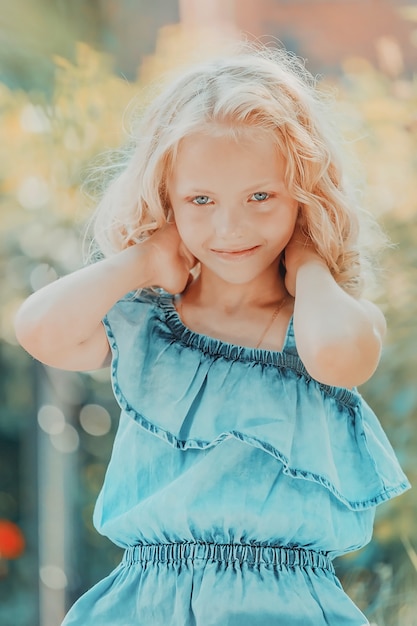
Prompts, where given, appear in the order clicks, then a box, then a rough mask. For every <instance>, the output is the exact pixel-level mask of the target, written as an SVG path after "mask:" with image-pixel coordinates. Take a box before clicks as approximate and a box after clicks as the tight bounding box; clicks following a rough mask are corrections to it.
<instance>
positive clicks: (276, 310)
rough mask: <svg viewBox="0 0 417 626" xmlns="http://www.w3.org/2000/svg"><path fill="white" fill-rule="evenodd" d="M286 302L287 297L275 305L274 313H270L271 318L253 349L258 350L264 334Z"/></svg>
mask: <svg viewBox="0 0 417 626" xmlns="http://www.w3.org/2000/svg"><path fill="white" fill-rule="evenodd" d="M286 301H287V296H284V297H283V298H282V299H281V300H280V301H279V302H278V304H277V306H276V307H275V309H274V312H273V313H272V317H271V319H270V320H269V322H268V324H267V325H266V328H265V329H264V331H263V333H262V335H261V337H260V339H259V341H258V343H257V344H256V346H255V348H259V346H260V345H261V343H262V342H263V340H264V338H265V335H266V333H267V332H268V330H269V329H270V328H271V326H272V324H273V323H274V322H275V320H276V319H277V317H278V313H279V312H280V311H281V309H282V307H283V306H284V304H285V303H286Z"/></svg>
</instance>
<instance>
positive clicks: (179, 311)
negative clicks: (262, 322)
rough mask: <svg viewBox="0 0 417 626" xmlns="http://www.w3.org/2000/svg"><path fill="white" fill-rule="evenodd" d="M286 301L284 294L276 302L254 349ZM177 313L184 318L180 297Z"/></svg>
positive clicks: (257, 346)
mask: <svg viewBox="0 0 417 626" xmlns="http://www.w3.org/2000/svg"><path fill="white" fill-rule="evenodd" d="M286 301H287V296H284V297H283V298H282V299H281V300H280V301H279V302H278V304H277V306H276V307H275V309H274V312H273V313H272V317H271V319H270V320H269V322H268V324H267V325H266V327H265V328H264V330H263V332H262V335H261V336H260V338H259V341H258V343H257V344H256V346H255V349H257V348H259V346H260V345H261V343H262V342H263V340H264V339H265V335H266V333H267V332H268V330H269V329H270V328H271V326H272V324H273V323H274V322H275V320H276V319H277V317H278V313H279V312H280V311H281V309H282V307H283V306H284V304H285V303H286ZM178 313H179V315H180V318H181V320H184V316H183V309H182V299H181V300H180V301H179V303H178Z"/></svg>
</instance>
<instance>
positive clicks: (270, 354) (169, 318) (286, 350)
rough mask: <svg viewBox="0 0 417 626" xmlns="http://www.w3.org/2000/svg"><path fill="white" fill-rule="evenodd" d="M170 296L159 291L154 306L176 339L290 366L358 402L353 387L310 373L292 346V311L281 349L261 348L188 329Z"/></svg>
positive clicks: (229, 356)
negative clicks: (328, 383)
mask: <svg viewBox="0 0 417 626" xmlns="http://www.w3.org/2000/svg"><path fill="white" fill-rule="evenodd" d="M174 298H175V296H173V295H171V294H167V293H162V294H160V295H159V297H158V303H157V306H158V307H159V308H160V310H161V312H162V315H163V321H164V323H165V324H166V326H167V327H168V328H169V330H170V332H171V333H172V335H173V336H174V337H175V339H176V341H179V342H180V343H181V344H183V345H185V346H187V347H190V348H193V349H196V350H199V351H201V352H203V353H204V354H206V355H208V356H211V357H213V358H216V357H222V358H224V359H226V360H230V361H240V362H243V363H257V364H260V365H266V366H272V367H279V368H290V369H291V370H293V371H295V372H296V373H298V374H300V375H302V376H304V377H305V378H307V379H308V380H311V381H314V383H315V384H316V385H318V387H319V388H320V389H321V390H322V391H323V392H324V393H326V394H327V395H330V396H332V397H334V398H336V399H337V400H338V401H339V402H341V403H342V404H346V405H348V406H355V405H357V404H358V403H359V398H358V393H357V390H356V389H347V388H345V387H333V386H330V385H325V384H323V383H320V382H318V381H316V380H315V379H314V378H312V377H311V376H310V374H309V373H308V371H307V370H306V368H305V367H304V365H303V363H302V361H301V359H300V357H299V356H298V352H297V348H296V346H295V338H294V318H293V316H292V315H291V318H290V320H289V322H288V327H287V331H286V334H285V339H284V343H283V347H282V350H279V351H278V350H268V349H264V348H250V347H245V346H240V345H237V344H233V343H228V342H225V341H222V340H221V339H217V338H215V337H210V336H209V335H204V334H201V333H197V332H195V331H193V330H191V329H190V328H188V326H186V325H185V324H184V322H183V321H182V319H181V317H180V315H179V313H178V311H177V309H176V306H175V302H174Z"/></svg>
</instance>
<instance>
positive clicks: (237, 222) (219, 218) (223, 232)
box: [213, 205, 243, 239]
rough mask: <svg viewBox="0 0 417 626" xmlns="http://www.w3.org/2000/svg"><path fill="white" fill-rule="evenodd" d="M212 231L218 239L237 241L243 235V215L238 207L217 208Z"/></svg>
mask: <svg viewBox="0 0 417 626" xmlns="http://www.w3.org/2000/svg"><path fill="white" fill-rule="evenodd" d="M213 220H214V224H213V226H214V230H215V233H216V235H217V237H219V239H230V238H233V239H239V237H241V236H242V233H243V215H242V208H241V207H240V206H231V205H229V206H224V205H223V206H219V207H218V208H217V210H216V211H215V213H214V216H213Z"/></svg>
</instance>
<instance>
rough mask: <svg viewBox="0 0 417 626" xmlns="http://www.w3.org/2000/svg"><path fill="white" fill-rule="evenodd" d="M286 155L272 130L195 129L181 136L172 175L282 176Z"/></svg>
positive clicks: (205, 177)
mask: <svg viewBox="0 0 417 626" xmlns="http://www.w3.org/2000/svg"><path fill="white" fill-rule="evenodd" d="M285 166H286V159H285V157H284V155H283V154H282V152H281V151H280V150H279V148H278V144H277V141H276V139H275V137H274V135H273V133H272V132H269V131H266V130H265V129H262V128H250V129H248V130H246V129H245V130H243V131H241V130H239V132H238V133H235V132H232V133H229V132H219V131H217V132H195V133H192V134H190V135H187V136H186V137H185V138H183V139H182V140H181V141H180V143H179V145H178V149H177V152H176V155H175V158H174V160H173V164H172V177H171V178H172V179H173V180H174V181H175V182H178V183H179V182H183V181H184V182H187V181H189V180H190V179H195V178H197V179H201V180H211V179H216V178H218V179H223V180H227V179H231V180H233V179H239V180H241V179H242V178H246V179H249V180H250V179H254V178H257V179H259V180H260V179H261V178H262V179H265V180H266V179H268V178H271V179H272V178H273V179H277V180H283V178H284V173H285Z"/></svg>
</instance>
